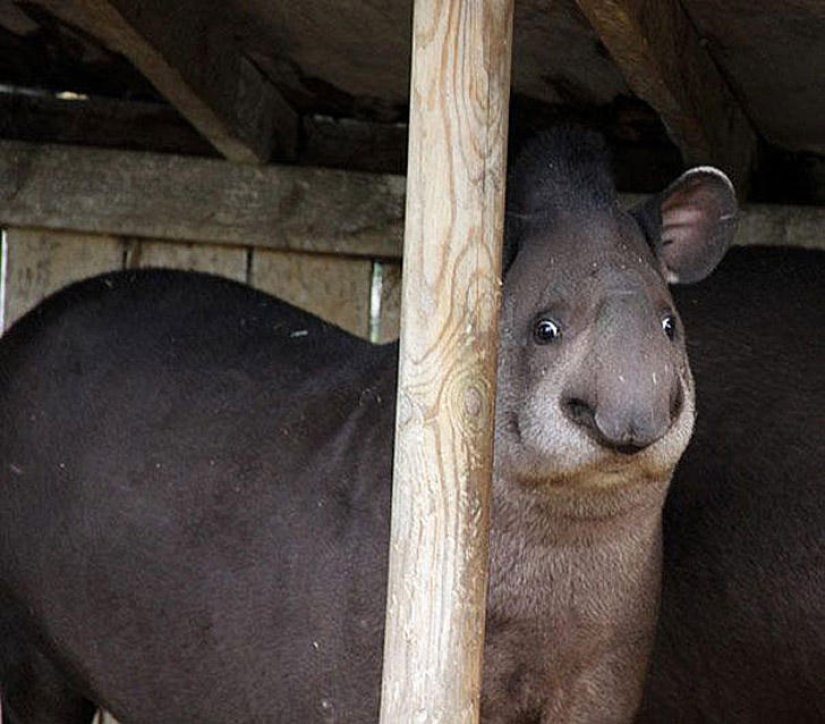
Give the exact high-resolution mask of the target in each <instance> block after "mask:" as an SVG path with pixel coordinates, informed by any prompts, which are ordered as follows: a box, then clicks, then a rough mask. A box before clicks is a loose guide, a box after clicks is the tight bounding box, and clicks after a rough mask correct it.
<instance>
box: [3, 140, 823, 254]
mask: <svg viewBox="0 0 825 724" xmlns="http://www.w3.org/2000/svg"><path fill="white" fill-rule="evenodd" d="M404 196H405V195H404V178H403V177H402V176H393V175H380V174H368V173H353V172H347V171H333V170H323V169H310V168H295V167H282V166H268V167H265V168H249V167H246V166H237V165H234V164H231V163H228V162H226V161H220V160H216V159H202V158H186V157H181V156H172V155H165V154H152V153H132V152H123V151H108V150H101V149H86V148H77V147H71V146H48V145H40V144H29V143H21V142H13V141H0V226H6V227H9V226H18V227H43V228H48V229H63V230H70V231H75V232H80V233H97V234H103V235H114V236H130V237H146V238H150V239H156V240H166V241H181V242H188V241H191V242H201V243H207V244H223V245H227V244H229V245H240V246H250V247H263V248H271V249H291V250H296V251H309V252H319V253H324V254H345V255H352V256H367V257H373V258H379V259H400V257H401V252H402V236H403V229H402V221H403V215H404ZM624 198H625V200H626V201H628V202H631V201H633V200H635V199H636V198H638V197H634V196H626V197H624ZM736 243H737V244H758V245H776V244H793V245H796V246H806V247H810V248H820V249H825V209H823V208H822V207H811V206H774V205H759V204H753V205H748V206H745V207H744V208H743V210H742V213H741V223H740V231H739V233H738V234H737V237H736Z"/></svg>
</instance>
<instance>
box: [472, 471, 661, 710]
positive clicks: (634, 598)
mask: <svg viewBox="0 0 825 724" xmlns="http://www.w3.org/2000/svg"><path fill="white" fill-rule="evenodd" d="M667 483H668V480H663V481H649V480H648V481H640V482H639V485H638V486H637V487H636V489H635V490H633V489H629V490H624V491H609V492H608V493H606V494H607V495H623V494H631V495H632V496H633V497H635V498H636V500H635V504H634V505H628V506H617V505H616V504H615V501H614V503H613V504H609V505H606V506H597V507H598V509H599V510H600V511H601V510H603V509H605V508H607V509H611V510H614V511H615V512H613V513H612V514H611V515H607V516H602V515H595V516H594V515H591V516H588V515H586V514H579V515H571V510H570V509H569V507H568V506H567V505H565V504H563V505H557V504H554V503H558V499H557V500H556V501H554V496H553V495H552V494H551V495H548V496H545V495H541V494H540V493H539V491H530V493H529V494H525V495H513V494H512V492H513V491H512V489H511V490H510V491H509V493H510V494H507V493H504V494H502V492H503V491H501V490H498V491H496V492H497V495H495V496H494V498H495V501H496V502H495V505H494V511H493V523H492V525H493V535H492V536H491V566H490V587H489V598H488V617H487V620H488V628H487V646H488V647H489V649H495V648H496V647H506V648H509V647H511V646H517V647H519V648H520V649H521V650H522V651H527V650H531V649H532V650H533V653H532V655H531V656H530V658H531V660H533V661H534V666H533V667H532V668H531V670H530V671H523V670H522V671H519V672H512V671H511V672H508V671H506V663H503V664H502V663H499V662H503V661H506V657H502V656H500V655H499V654H498V653H496V654H495V655H493V654H492V653H491V654H490V655H488V656H487V657H486V659H485V662H486V663H488V662H493V663H491V664H490V667H489V669H490V670H489V671H487V672H486V674H485V687H488V689H486V690H485V699H486V700H487V701H489V702H491V703H490V704H489V707H497V706H498V704H497V703H496V704H492V697H495V696H498V699H499V700H502V699H507V698H509V699H510V705H511V706H522V707H526V709H525V711H527V710H533V711H543V712H544V715H545V718H542V719H541V721H553V722H628V721H630V720H632V716H633V713H634V712H635V709H636V707H637V706H638V703H639V699H640V697H641V692H642V685H643V681H644V676H645V672H646V668H647V663H648V657H649V654H650V650H651V647H652V643H653V634H654V630H655V624H656V616H657V609H658V602H659V591H660V585H661V583H660V582H661V509H662V504H663V501H664V495H665V492H666V489H667ZM504 484H505V483H504V482H503V481H501V480H498V481H496V485H497V486H498V487H501V486H502V485H504ZM577 496H579V497H580V496H581V493H580V492H579V493H577ZM583 512H585V511H580V513H583ZM515 591H517V592H518V595H514V592H515ZM489 649H488V650H489ZM486 663H485V665H486ZM514 682H518V684H517V685H515V684H514ZM502 688H504V689H505V690H507V691H508V692H509V693H508V694H502ZM488 690H489V693H490V694H492V697H488V696H487V694H488ZM539 691H540V692H544V693H545V695H546V693H547V692H548V691H550V692H552V693H550V695H549V698H546V699H544V700H542V701H532V702H531V701H530V696H531V692H539ZM514 696H515V699H514V698H513V697H514ZM516 700H518V702H517V701H516ZM548 714H549V715H550V716H549V717H548V716H547V715H548ZM488 715H489V718H490V720H491V721H497V719H496V717H495V715H492V713H491V712H488ZM537 721H538V719H537Z"/></svg>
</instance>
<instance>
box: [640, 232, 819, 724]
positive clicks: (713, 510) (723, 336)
mask: <svg viewBox="0 0 825 724" xmlns="http://www.w3.org/2000/svg"><path fill="white" fill-rule="evenodd" d="M674 297H675V298H676V300H677V303H678V304H679V308H680V310H681V314H682V319H683V321H684V324H685V326H686V327H687V328H688V330H689V331H690V334H689V337H688V351H689V354H690V359H691V367H692V369H693V372H694V375H695V380H696V396H697V403H696V405H697V410H698V415H697V420H696V427H695V432H694V436H693V439H692V440H691V443H690V445H689V446H688V449H687V452H686V453H685V455H684V456H683V458H682V460H681V461H680V463H679V465H678V467H677V469H676V473H675V475H674V478H673V482H672V485H671V489H670V492H669V493H668V499H667V502H666V504H665V510H664V577H663V590H662V602H661V613H660V621H659V627H658V631H657V636H656V644H655V647H654V653H653V657H652V660H651V664H650V669H649V674H648V682H647V688H646V692H645V696H644V701H643V705H642V709H641V712H640V714H639V718H638V721H639V724H653V723H655V724H671V723H672V722H679V723H680V724H700V723H701V724H707V723H709V722H720V723H721V722H724V723H725V724H728V723H731V724H737V723H739V722H745V723H748V724H757V723H759V724H763V723H764V724H774V723H776V724H810V723H813V722H825V252H822V251H811V250H803V249H770V248H761V249H760V248H734V249H732V250H731V251H730V252H729V253H728V255H727V257H726V258H725V260H724V261H723V263H722V264H721V265H720V267H719V269H718V270H717V271H716V272H715V273H714V274H713V275H712V276H711V277H709V278H708V279H706V280H705V281H703V282H701V283H700V284H696V285H694V286H690V287H681V288H675V289H674Z"/></svg>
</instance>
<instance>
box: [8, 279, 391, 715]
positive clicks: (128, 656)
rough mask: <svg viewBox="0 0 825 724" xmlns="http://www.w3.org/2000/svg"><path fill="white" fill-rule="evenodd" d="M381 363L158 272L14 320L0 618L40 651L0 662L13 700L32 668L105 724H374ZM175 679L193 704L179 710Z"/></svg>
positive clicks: (257, 301)
mask: <svg viewBox="0 0 825 724" xmlns="http://www.w3.org/2000/svg"><path fill="white" fill-rule="evenodd" d="M395 359H396V358H395V352H394V349H393V348H381V347H373V346H371V345H368V344H366V343H364V342H361V341H360V340H357V339H355V338H353V337H350V336H349V335H346V334H345V333H343V332H341V331H340V330H337V329H335V328H333V327H331V326H329V325H326V324H325V323H323V322H321V321H320V320H318V319H316V318H313V317H311V316H309V315H306V314H304V313H302V312H300V311H299V310H296V309H294V308H292V307H290V306H288V305H286V304H284V303H281V302H278V301H276V300H274V299H272V298H270V297H267V296H265V295H262V294H258V293H256V292H254V291H252V290H249V289H248V288H245V287H242V286H241V285H236V284H233V283H231V282H225V281H217V280H215V279H208V278H206V277H203V276H199V275H189V274H181V273H171V272H149V273H139V274H135V273H123V274H115V275H110V276H106V277H101V278H97V279H95V280H92V281H89V282H85V283H82V284H80V285H76V286H74V287H72V288H70V289H69V290H67V291H64V292H63V293H61V294H60V295H58V296H57V297H56V298H53V299H51V300H50V301H49V302H47V303H46V304H45V305H42V306H41V307H39V308H38V309H37V310H36V312H35V313H33V314H30V315H29V316H28V317H26V318H24V319H23V320H21V322H20V323H18V324H17V325H16V326H15V327H14V328H13V329H12V330H11V331H10V332H9V334H8V336H7V338H5V339H4V344H3V345H2V347H0V409H2V411H3V413H2V414H3V424H2V427H0V462H1V463H2V469H0V531H2V536H1V537H0V581H2V583H0V586H3V587H4V588H0V597H1V598H0V600H2V602H3V606H2V610H0V616H3V617H4V622H3V624H4V625H3V627H4V628H6V629H11V630H15V631H17V634H16V635H18V636H20V637H25V638H26V640H27V645H30V644H31V643H32V642H39V641H46V640H47V641H49V642H59V651H56V650H55V648H57V647H56V646H54V645H53V644H49V645H48V646H44V647H42V648H41V650H40V652H39V654H38V656H37V657H36V658H42V659H43V661H41V662H40V663H36V662H34V661H24V662H20V661H19V660H17V661H11V660H10V659H14V658H15V657H18V656H20V653H19V652H18V651H16V650H15V648H14V647H13V646H12V645H11V642H6V643H5V644H4V645H2V646H0V667H2V668H3V669H6V668H9V669H10V667H11V666H12V664H14V665H15V666H14V669H15V670H19V669H20V668H21V666H20V665H21V664H23V665H24V666H23V668H25V665H28V666H29V668H31V669H32V670H33V677H34V683H33V686H37V685H38V684H37V681H36V678H37V671H38V667H40V668H42V663H43V662H45V661H49V660H51V659H52V658H53V657H56V658H57V659H59V662H56V663H59V666H60V667H61V669H63V670H64V671H66V670H69V671H71V670H76V671H77V672H83V674H82V678H83V679H84V680H85V681H86V682H87V683H85V684H84V686H85V687H90V690H88V691H83V693H84V694H85V695H87V696H88V697H89V698H92V699H94V700H95V701H99V702H102V703H104V704H105V705H107V706H108V707H109V708H111V709H112V710H114V711H115V712H122V713H123V716H124V718H125V719H130V718H136V719H137V720H140V721H151V720H155V721H163V720H165V721H184V720H188V721H201V720H203V721H205V720H210V721H232V720H239V719H242V720H244V721H275V720H278V715H277V712H275V711H273V709H272V707H273V705H275V703H276V702H284V701H288V702H290V709H291V716H292V720H294V721H299V720H305V721H310V720H319V721H320V720H323V719H325V718H327V717H328V718H329V719H330V720H336V721H339V720H340V721H346V720H357V721H368V720H371V719H374V718H375V717H376V716H377V706H378V685H379V678H380V677H378V675H377V672H379V671H380V657H381V644H382V634H381V631H382V627H383V610H384V596H385V594H384V588H385V576H386V572H385V571H386V543H387V538H388V530H389V523H388V512H389V486H390V465H391V460H390V457H391V450H392V445H391V442H390V439H391V436H392V429H393V418H394V411H393V406H394V385H395V378H394V375H395ZM310 420H311V423H310ZM353 440H357V441H358V444H357V445H355V444H353ZM358 450H361V451H363V450H371V451H373V452H372V453H371V454H370V455H368V456H365V455H363V454H361V455H358V454H356V451H358ZM44 501H45V502H44ZM307 528H311V529H312V534H311V535H307V534H306V530H307ZM35 531H36V533H35ZM19 551H25V555H24V556H19V555H17V552H19ZM355 566H357V567H358V570H357V573H356V571H355V570H354V569H353V567H355ZM72 570H76V572H77V575H71V571H72ZM67 572H69V575H67ZM11 591H13V592H14V594H13V595H12V594H11V593H10V592H11ZM171 601H174V602H176V603H175V606H174V608H172V607H170V605H169V602H171ZM227 601H231V605H227ZM310 601H312V605H309V602H310ZM24 611H25V613H22V612H24ZM127 611H129V612H130V613H128V614H127V613H126V612H127ZM135 611H138V612H139V614H138V615H135ZM12 617H13V618H12ZM12 620H13V624H12V623H9V622H10V621H12ZM34 620H37V621H39V622H47V623H46V624H45V625H47V626H48V627H49V628H48V630H45V631H44V630H35V629H34V628H31V629H29V628H27V627H28V622H29V621H34ZM141 621H144V622H145V621H151V622H152V631H148V630H147V631H144V630H141V624H140V622H141ZM21 626H23V627H24V628H23V629H21V628H20V627H21ZM287 649H288V651H289V656H288V657H286V656H283V654H285V651H286V650H287ZM21 650H22V648H21ZM28 656H29V657H30V658H31V657H32V655H31V654H29V655H28ZM286 658H288V659H289V660H290V667H289V670H286V669H285V668H284V667H283V666H282V665H281V663H280V662H281V660H282V659H283V660H285V659H286ZM193 666H194V667H196V669H198V670H197V671H196V672H192V667H193ZM184 670H185V671H186V675H185V676H182V675H181V672H182V671H184ZM332 671H336V672H337V673H336V675H335V677H333V676H331V672H332ZM135 672H140V675H139V676H135ZM193 674H194V675H193ZM44 675H45V674H44ZM0 678H3V675H2V669H0ZM78 678H81V676H80V675H79V676H78ZM333 679H334V681H333ZM135 680H140V681H141V687H142V690H141V691H140V692H137V695H136V692H135V691H134V684H133V682H134V681H135ZM184 680H185V681H187V682H190V685H191V682H193V681H196V682H203V686H204V689H203V691H199V692H185V694H184V695H183V696H182V698H183V699H186V700H187V704H188V706H187V708H186V710H181V709H180V708H178V707H179V704H178V703H177V702H176V701H175V697H170V696H169V692H174V691H175V690H176V686H177V685H178V684H177V682H178V681H180V682H183V681H184ZM43 683H44V682H40V684H39V685H43ZM207 686H208V687H209V688H206V687H207ZM333 687H334V688H333ZM123 691H128V692H129V693H130V699H129V701H128V703H125V702H121V701H120V700H119V698H118V693H119V692H123ZM229 692H231V696H228V694H229ZM193 694H194V696H193ZM192 702H199V704H196V705H195V706H196V707H197V706H200V709H197V708H196V709H193V708H192V706H193V704H192ZM9 708H10V712H4V714H5V715H6V716H10V715H13V711H14V705H13V702H12V704H11V705H10V707H9ZM302 709H306V711H305V712H304V714H305V715H302ZM11 720H12V721H14V719H13V718H12V719H11Z"/></svg>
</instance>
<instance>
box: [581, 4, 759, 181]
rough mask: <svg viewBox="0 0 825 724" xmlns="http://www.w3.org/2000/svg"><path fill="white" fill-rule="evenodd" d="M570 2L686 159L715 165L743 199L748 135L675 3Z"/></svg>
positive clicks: (749, 158)
mask: <svg viewBox="0 0 825 724" xmlns="http://www.w3.org/2000/svg"><path fill="white" fill-rule="evenodd" d="M576 2H577V3H578V6H579V7H580V8H581V10H582V12H583V13H584V14H585V16H587V18H588V20H589V21H590V23H591V25H592V26H593V28H594V29H595V31H596V33H597V34H598V35H599V37H600V38H601V40H602V42H603V43H604V45H605V46H606V47H607V49H608V51H609V52H610V54H611V55H612V57H613V59H614V60H615V61H616V63H617V64H618V66H619V69H620V70H621V72H622V74H623V75H624V77H625V80H626V81H627V83H628V85H629V86H630V88H631V89H632V90H633V92H634V93H636V94H637V95H638V96H639V97H640V98H642V99H643V100H645V101H646V102H648V103H649V104H650V105H651V106H652V107H653V108H654V109H655V110H656V111H657V112H658V113H659V116H660V117H661V119H662V121H663V123H664V124H665V127H666V128H667V129H668V132H669V133H670V135H671V137H672V138H673V140H674V142H675V143H676V144H677V145H678V146H679V148H680V149H681V151H682V154H683V156H684V158H685V161H686V162H687V163H690V164H704V163H712V164H715V165H717V166H720V167H721V168H722V169H723V170H725V171H726V172H727V173H728V174H729V175H730V176H731V178H732V179H733V181H734V183H735V184H736V186H737V188H738V189H739V191H740V195H744V194H745V193H746V190H747V186H748V181H749V176H750V170H751V166H752V163H753V156H754V152H755V145H756V137H755V134H754V132H753V130H752V128H751V125H750V123H749V121H748V120H747V118H746V117H745V115H744V113H743V111H742V109H741V108H740V106H739V104H738V102H737V101H736V99H735V98H734V96H733V95H732V93H731V92H730V90H729V88H728V85H727V83H726V82H725V80H724V78H723V77H722V76H721V75H720V73H719V71H718V69H717V67H716V66H715V64H714V63H713V60H712V59H711V57H710V55H709V54H708V52H707V51H706V50H705V48H704V47H703V43H702V42H701V39H700V38H699V36H698V34H697V32H696V30H695V28H694V26H693V24H692V23H691V21H690V18H689V17H688V16H687V14H686V12H685V10H684V8H683V7H682V5H681V4H680V3H679V1H678V0H657V1H656V2H651V0H576Z"/></svg>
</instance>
